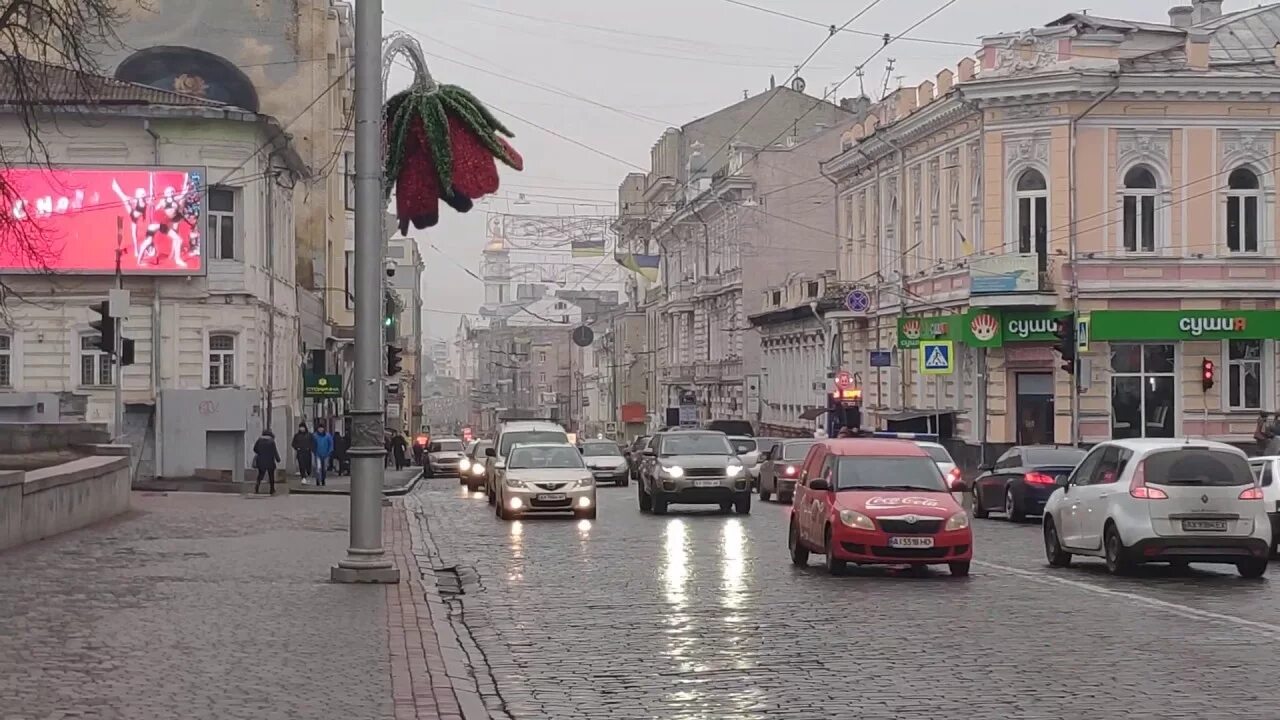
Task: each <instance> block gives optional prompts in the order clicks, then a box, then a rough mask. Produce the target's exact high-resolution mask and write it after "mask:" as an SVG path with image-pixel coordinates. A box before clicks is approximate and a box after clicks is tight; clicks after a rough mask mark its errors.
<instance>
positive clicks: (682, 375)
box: [658, 365, 696, 384]
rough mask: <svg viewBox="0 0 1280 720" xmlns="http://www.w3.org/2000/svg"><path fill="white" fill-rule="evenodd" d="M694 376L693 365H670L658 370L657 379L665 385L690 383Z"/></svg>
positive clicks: (694, 368)
mask: <svg viewBox="0 0 1280 720" xmlns="http://www.w3.org/2000/svg"><path fill="white" fill-rule="evenodd" d="M695 374H696V367H695V366H694V365H670V366H668V367H664V368H659V369H658V377H659V378H661V379H662V382H664V383H667V384H678V383H691V382H693V378H694V375H695Z"/></svg>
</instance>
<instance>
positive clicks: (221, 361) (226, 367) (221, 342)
mask: <svg viewBox="0 0 1280 720" xmlns="http://www.w3.org/2000/svg"><path fill="white" fill-rule="evenodd" d="M235 384H236V337H235V336H234V335H210V336H209V387H230V386H232V385H235Z"/></svg>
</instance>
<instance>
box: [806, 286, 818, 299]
mask: <svg viewBox="0 0 1280 720" xmlns="http://www.w3.org/2000/svg"><path fill="white" fill-rule="evenodd" d="M806 293H807V294H808V295H809V297H811V298H816V297H818V283H816V282H811V283H809V284H808V287H807V289H806Z"/></svg>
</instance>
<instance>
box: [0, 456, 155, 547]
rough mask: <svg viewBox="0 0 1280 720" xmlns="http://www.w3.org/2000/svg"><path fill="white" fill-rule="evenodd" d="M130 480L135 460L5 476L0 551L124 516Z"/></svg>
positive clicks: (94, 460)
mask: <svg viewBox="0 0 1280 720" xmlns="http://www.w3.org/2000/svg"><path fill="white" fill-rule="evenodd" d="M129 479H130V478H129V458H128V457H120V456H118V455H102V456H95V457H86V458H80V459H78V460H72V461H71V462H66V463H62V464H60V465H54V466H52V467H47V468H41V469H39V470H29V471H26V472H21V471H5V472H0V550H4V549H6V548H10V547H14V546H16V545H22V544H24V543H29V542H33V541H35V540H40V539H43V538H47V537H52V536H54V535H58V534H60V533H64V532H67V531H70V530H75V529H77V528H82V527H85V526H86V525H92V524H93V523H96V522H100V521H102V520H107V519H109V518H112V517H115V516H116V515H119V514H120V513H122V512H124V511H126V510H128V509H129V491H130V487H129Z"/></svg>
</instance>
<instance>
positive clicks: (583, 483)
mask: <svg viewBox="0 0 1280 720" xmlns="http://www.w3.org/2000/svg"><path fill="white" fill-rule="evenodd" d="M595 484H596V481H595V480H594V479H592V477H591V476H590V475H588V476H586V477H581V478H578V487H591V486H592V485H595Z"/></svg>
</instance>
